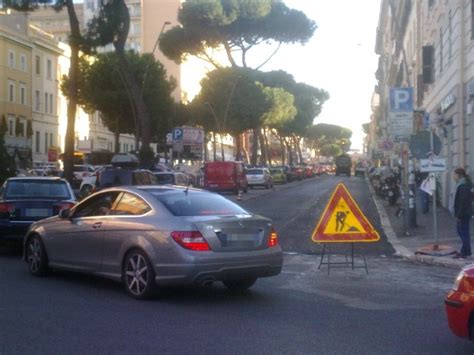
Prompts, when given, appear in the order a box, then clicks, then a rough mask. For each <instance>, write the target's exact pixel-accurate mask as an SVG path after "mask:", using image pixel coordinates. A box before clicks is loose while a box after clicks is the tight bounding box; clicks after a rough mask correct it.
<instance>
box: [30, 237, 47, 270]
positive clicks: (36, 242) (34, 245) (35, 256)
mask: <svg viewBox="0 0 474 355" xmlns="http://www.w3.org/2000/svg"><path fill="white" fill-rule="evenodd" d="M26 260H27V262H28V267H29V269H30V272H31V274H32V275H35V276H43V275H45V274H46V271H47V256H46V251H45V249H44V246H43V243H42V242H41V239H40V238H39V237H37V236H33V237H31V238H30V240H29V241H28V244H27V246H26Z"/></svg>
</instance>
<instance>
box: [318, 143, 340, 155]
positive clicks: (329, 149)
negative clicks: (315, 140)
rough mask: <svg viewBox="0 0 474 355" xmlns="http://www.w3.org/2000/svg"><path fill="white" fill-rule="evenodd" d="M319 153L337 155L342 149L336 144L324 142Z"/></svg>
mask: <svg viewBox="0 0 474 355" xmlns="http://www.w3.org/2000/svg"><path fill="white" fill-rule="evenodd" d="M320 154H321V155H322V156H323V157H337V156H338V155H341V154H342V149H341V147H340V146H339V145H337V144H334V143H333V144H326V145H324V146H323V147H322V148H321V150H320Z"/></svg>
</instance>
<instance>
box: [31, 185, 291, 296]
mask: <svg viewBox="0 0 474 355" xmlns="http://www.w3.org/2000/svg"><path fill="white" fill-rule="evenodd" d="M185 191H186V193H184V192H185ZM111 231H113V233H109V232H111ZM52 236H54V237H52ZM24 250H25V253H24V260H25V261H26V262H27V263H28V268H29V271H30V272H31V274H33V275H35V276H43V275H45V274H47V271H48V270H49V269H63V270H72V271H82V272H85V273H90V274H94V275H99V276H104V277H107V278H111V279H113V280H116V281H119V282H122V283H123V284H124V287H125V289H126V291H127V292H128V294H129V295H130V296H132V297H134V298H137V299H144V298H149V297H151V296H152V295H153V294H154V293H155V292H154V291H155V290H156V289H157V287H159V286H162V287H163V286H168V285H177V284H198V285H210V284H212V283H213V282H216V281H222V282H223V283H224V284H225V286H227V288H229V289H230V290H235V291H242V290H246V289H248V288H250V287H251V286H252V285H253V284H254V283H255V282H256V280H257V279H258V278H260V277H267V276H274V275H277V274H279V273H280V271H281V267H282V251H281V248H280V246H279V243H278V235H277V233H276V232H275V230H274V228H273V226H272V221H271V220H269V219H267V218H264V217H261V216H257V215H253V214H251V213H250V212H248V211H246V210H244V209H243V208H241V207H240V206H238V205H237V204H235V203H233V202H231V201H229V200H228V199H226V198H224V197H222V196H220V195H218V194H214V193H210V192H207V191H203V190H197V189H193V188H191V189H185V188H183V187H176V186H140V187H120V188H111V189H106V190H103V191H100V192H98V193H95V194H93V195H91V196H89V197H88V198H86V199H85V200H83V201H82V202H80V203H79V204H78V205H76V206H75V207H74V208H72V209H66V210H62V211H61V213H60V215H59V216H57V217H53V218H49V219H46V220H44V221H40V222H37V223H35V224H34V225H33V226H32V227H31V229H30V230H29V232H28V235H27V236H26V238H25V241H24Z"/></svg>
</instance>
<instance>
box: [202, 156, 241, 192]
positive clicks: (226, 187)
mask: <svg viewBox="0 0 474 355" xmlns="http://www.w3.org/2000/svg"><path fill="white" fill-rule="evenodd" d="M204 188H205V189H206V190H210V191H232V192H234V193H238V192H239V190H240V191H243V192H247V189H248V182H247V177H246V175H245V167H244V163H242V162H236V161H213V162H207V163H206V165H205V166H204Z"/></svg>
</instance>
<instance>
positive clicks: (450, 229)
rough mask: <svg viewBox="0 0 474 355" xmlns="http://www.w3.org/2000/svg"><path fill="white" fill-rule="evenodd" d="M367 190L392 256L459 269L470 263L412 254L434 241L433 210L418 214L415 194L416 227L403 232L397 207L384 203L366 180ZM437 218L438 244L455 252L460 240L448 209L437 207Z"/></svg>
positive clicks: (403, 226)
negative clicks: (377, 213)
mask: <svg viewBox="0 0 474 355" xmlns="http://www.w3.org/2000/svg"><path fill="white" fill-rule="evenodd" d="M368 184H369V187H370V191H371V193H372V196H373V198H374V202H375V205H376V206H377V209H378V211H379V214H380V219H381V222H382V227H383V229H384V232H385V234H386V235H387V238H388V241H389V242H390V243H391V244H392V245H393V247H394V248H395V250H396V255H398V256H401V257H404V258H407V259H410V260H413V261H417V262H422V263H427V264H433V265H442V266H447V267H453V268H462V267H463V266H465V265H469V264H472V263H474V258H472V257H471V259H466V260H462V259H453V255H449V256H441V257H439V256H429V255H417V254H415V253H416V251H417V250H418V249H419V248H422V247H426V246H428V245H430V244H433V243H434V232H433V231H434V228H433V210H432V206H431V205H430V211H429V213H428V214H426V215H424V214H422V213H421V207H420V206H421V202H420V201H419V200H418V196H417V216H416V218H417V225H418V226H417V227H416V228H409V229H408V230H407V232H408V235H407V234H406V233H405V217H404V216H401V217H397V216H396V212H397V210H398V208H399V206H389V205H388V202H387V201H385V200H384V199H382V198H380V197H378V196H376V194H375V192H374V190H373V188H372V186H371V185H370V183H369V182H368ZM437 217H438V243H439V245H447V246H449V247H452V248H454V249H455V250H457V251H459V249H460V247H461V240H460V238H459V236H458V235H457V233H456V220H455V218H454V217H453V216H451V214H450V213H449V211H448V210H447V209H445V208H443V207H438V208H437Z"/></svg>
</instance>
